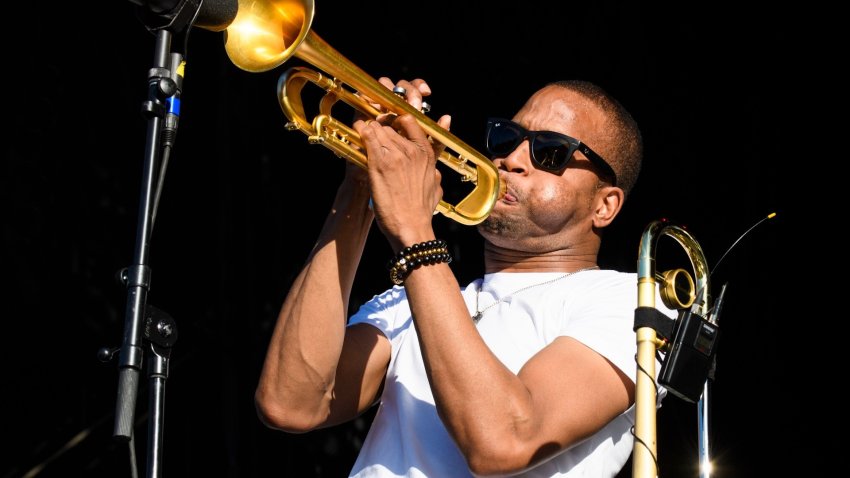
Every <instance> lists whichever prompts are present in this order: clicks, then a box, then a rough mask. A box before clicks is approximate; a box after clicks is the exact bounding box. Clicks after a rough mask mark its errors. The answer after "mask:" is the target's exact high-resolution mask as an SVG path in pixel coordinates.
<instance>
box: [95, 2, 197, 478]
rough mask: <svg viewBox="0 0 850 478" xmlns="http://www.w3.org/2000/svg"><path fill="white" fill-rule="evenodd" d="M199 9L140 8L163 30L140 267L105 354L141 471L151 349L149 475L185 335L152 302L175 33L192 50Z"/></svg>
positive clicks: (119, 419)
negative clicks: (140, 402) (138, 446)
mask: <svg viewBox="0 0 850 478" xmlns="http://www.w3.org/2000/svg"><path fill="white" fill-rule="evenodd" d="M187 5H188V6H187ZM199 8H200V3H199V2H192V1H190V2H187V3H186V4H184V5H183V6H182V7H181V8H180V11H179V12H178V13H177V14H176V15H174V16H173V17H170V18H166V17H157V16H155V15H152V14H151V13H150V12H149V11H146V10H140V11H139V13H140V16H141V17H143V20H144V21H145V22H146V23H145V25H146V27H147V28H148V29H149V30H150V31H151V32H153V33H155V34H156V45H155V48H154V62H153V67H152V68H151V69H150V70H149V71H148V78H147V84H148V99H147V100H146V101H145V102H144V103H143V106H142V113H143V115H144V116H145V117H146V118H147V120H148V128H147V136H146V141H145V155H144V165H143V169H142V186H141V194H140V204H139V213H138V225H137V232H136V245H135V250H134V254H133V265H132V266H130V267H128V268H126V269H124V270H122V271H121V273H120V280H121V281H122V282H123V283H124V284H125V285H126V287H127V305H126V309H125V321H124V335H123V342H122V345H121V347H120V349H117V350H112V351H109V352H102V353H101V358H102V359H109V358H111V357H112V356H113V355H114V353H115V352H116V351H119V350H120V355H119V363H118V368H119V376H118V396H117V403H116V407H115V426H114V429H113V438H114V439H116V440H117V441H120V442H124V443H129V446H130V456H131V467H132V472H133V475H132V476H134V477H135V476H136V469H135V468H136V463H135V458H134V457H135V448H134V447H135V446H134V444H133V428H134V422H135V419H134V417H135V410H136V398H137V394H138V387H139V376H140V374H141V371H142V360H143V356H144V354H145V352H147V353H148V354H149V355H148V363H147V367H148V378H149V381H150V384H149V385H150V388H149V391H148V393H149V403H148V405H149V422H148V447H147V475H146V476H148V477H159V476H161V475H162V463H163V460H162V445H163V429H164V416H165V414H164V411H165V381H166V379H167V378H168V365H169V359H170V356H171V349H172V347H173V346H174V343H175V341H176V340H177V324H176V322H175V321H174V319H173V318H171V317H170V316H169V315H168V314H166V313H165V312H163V311H161V310H159V309H156V308H155V307H153V306H151V305H148V303H147V296H148V290H149V289H150V282H151V269H150V267H149V266H148V257H149V255H150V240H151V236H152V231H153V225H154V219H155V218H156V206H157V201H158V194H157V188H156V187H155V184H156V183H157V182H158V183H159V184H160V185H161V184H162V183H163V179H164V175H165V165H166V164H167V158H168V153H169V152H170V149H171V146H172V144H173V142H174V136H175V134H176V128H177V118H178V117H179V104H180V88H181V83H182V66H183V55H182V54H180V53H172V52H170V50H171V43H172V37H173V35H174V36H176V35H179V36H180V38H181V40H182V41H183V44H184V49H185V41H186V39H187V36H188V32H189V29H190V28H191V25H192V22H193V21H194V19H195V18H196V16H197V14H198V10H199ZM178 71H180V73H179V74H178V73H177V72H178ZM163 158H164V159H165V160H163Z"/></svg>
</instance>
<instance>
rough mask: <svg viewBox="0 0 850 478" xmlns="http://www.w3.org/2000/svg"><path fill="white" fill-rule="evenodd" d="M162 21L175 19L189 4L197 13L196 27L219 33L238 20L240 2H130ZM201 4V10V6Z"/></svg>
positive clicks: (169, 0) (190, 0)
mask: <svg viewBox="0 0 850 478" xmlns="http://www.w3.org/2000/svg"><path fill="white" fill-rule="evenodd" d="M130 2H132V3H133V4H135V5H137V6H139V7H142V8H144V9H146V10H147V12H148V13H149V14H152V15H154V16H156V17H160V18H162V19H173V18H174V17H176V16H177V15H178V14H180V13H181V12H182V10H183V9H184V8H186V7H187V5H186V4H189V5H188V7H189V8H194V9H195V11H197V13H198V14H197V17H196V18H195V23H194V26H196V27H200V28H203V29H204V30H210V31H214V32H219V31H222V30H224V29H226V28H227V27H228V26H229V25H230V24H231V23H232V22H233V19H234V18H236V12H237V11H238V10H239V3H238V0H130ZM198 4H200V8H199V5H198Z"/></svg>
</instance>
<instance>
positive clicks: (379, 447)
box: [349, 270, 676, 478]
mask: <svg viewBox="0 0 850 478" xmlns="http://www.w3.org/2000/svg"><path fill="white" fill-rule="evenodd" d="M563 275H564V274H563V273H495V274H487V275H485V276H484V279H483V281H482V279H476V280H475V281H473V282H472V283H471V284H469V285H468V286H466V287H465V288H464V289H463V291H462V294H463V297H464V299H465V301H466V304H467V308H468V309H469V312H470V316H472V315H474V314H475V312H476V310H482V309H485V308H486V310H485V311H484V315H483V317H482V318H481V320H480V321H479V322H478V324H477V327H478V331H479V333H480V334H481V337H482V338H483V339H484V341H485V342H486V343H487V345H488V346H489V347H490V349H491V350H492V351H493V353H494V354H495V355H496V356H497V357H499V359H500V360H501V361H502V363H504V364H505V366H506V367H508V368H509V369H510V370H511V371H513V372H514V373H518V372H519V370H520V368H522V366H523V365H524V364H525V363H526V361H528V359H529V358H531V357H532V356H533V355H534V354H536V353H537V352H538V351H540V350H541V349H542V348H544V347H545V346H546V345H548V344H550V343H551V342H553V341H554V340H555V339H556V338H558V337H560V336H570V337H573V338H575V339H577V340H579V341H580V342H582V343H583V344H585V345H587V346H588V347H590V348H592V349H593V350H595V351H597V352H598V353H599V354H601V355H602V356H604V357H605V358H607V359H608V360H609V361H611V363H613V364H614V365H616V366H617V367H619V368H620V369H621V370H622V371H623V372H624V373H625V374H626V375H627V376H628V377H629V378H631V379H632V381H633V382H634V381H635V374H636V370H637V364H636V362H635V354H636V351H637V345H636V339H635V333H634V330H633V326H634V312H635V309H636V307H637V296H638V293H637V274H634V273H622V272H617V271H611V270H590V271H583V272H580V273H576V274H574V275H569V276H567V277H564V278H563V279H559V278H560V277H562V276H563ZM537 284H540V285H537ZM479 289H480V290H481V292H480V294H478V295H479V297H478V299H477V301H478V305H477V309H476V291H478V290H479ZM500 299H503V300H502V302H500V303H497V302H498V301H499V300H500ZM434 300H439V298H434ZM494 303H497V304H496V305H495V306H493V307H489V308H488V306H490V305H491V304H494ZM656 308H658V309H659V310H661V311H662V312H664V313H665V314H667V315H668V316H670V317H672V318H675V317H676V312H675V311H673V310H668V309H666V308H665V307H664V305H663V304H662V303H661V302H660V299H657V300H656ZM470 320H472V319H471V318H470ZM355 323H368V324H372V325H374V326H375V327H377V328H378V329H380V330H381V331H382V332H383V333H384V335H386V336H387V338H389V340H390V342H391V344H392V357H391V359H390V363H389V369H388V370H387V376H386V381H385V385H384V390H383V394H382V395H381V398H380V405H379V409H378V411H377V413H376V415H375V418H374V420H373V422H372V426H371V428H370V430H369V432H368V435H367V437H366V441H365V442H364V444H363V447H362V448H361V450H360V454H359V456H358V458H357V460H356V462H355V464H354V467H353V468H352V471H351V474H350V476H351V477H357V478H366V477H430V478H447V477H450V478H453V477H470V476H473V475H472V473H471V472H470V471H469V468H468V466H467V464H466V461H465V459H464V458H463V455H462V454H461V453H460V450H459V449H458V448H457V446H456V445H455V443H454V441H453V440H452V438H451V436H450V435H449V433H448V431H447V430H446V429H445V427H444V426H443V423H442V421H441V420H440V418H439V417H438V415H437V409H436V407H435V406H434V397H433V395H432V394H431V389H430V386H429V383H428V378H427V376H426V374H425V368H424V365H423V363H422V356H421V352H420V348H419V340H418V338H417V336H416V329H415V327H413V322H412V318H411V313H410V308H409V305H408V303H407V296H406V294H405V291H404V288H403V287H398V286H396V287H393V288H392V289H389V290H387V291H386V292H384V293H382V294H380V295H377V296H375V297H374V298H372V300H370V301H369V302H367V303H366V304H364V305H363V306H362V307H361V308H360V310H359V311H358V312H357V313H356V314H355V315H354V316H352V317H351V319H350V321H349V324H350V325H351V324H355ZM659 367H660V364H659V363H656V370H658V368H659ZM665 393H666V391H665V390H664V389H663V387H661V388H660V395H659V402H658V403H659V405H660V400H661V399H662V398H663V396H664V394H665ZM634 413H635V412H634V406H632V407H631V408H630V409H629V410H627V411H626V412H624V413H623V414H621V415H620V416H619V417H617V418H616V419H614V420H613V421H612V422H610V423H609V424H608V425H606V426H605V427H604V428H603V429H601V430H600V431H599V432H597V433H596V434H594V435H592V436H591V437H589V438H587V439H586V440H584V441H583V442H581V443H579V444H578V445H576V446H574V447H572V448H570V449H568V450H565V451H563V452H561V453H559V454H558V455H555V456H554V457H552V458H551V459H549V460H547V461H545V462H543V463H541V464H539V465H537V466H535V467H534V468H532V469H530V470H527V471H525V472H523V473H521V474H519V475H516V476H523V477H577V476H589V477H594V478H598V477H605V476H615V475H616V474H617V473H618V472H619V471H620V470H621V469H622V467H623V465H624V464H625V463H626V461H627V460H628V458H629V456H630V455H631V452H632V447H633V443H634V441H633V437H632V434H631V427H632V425H633V424H634Z"/></svg>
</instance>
